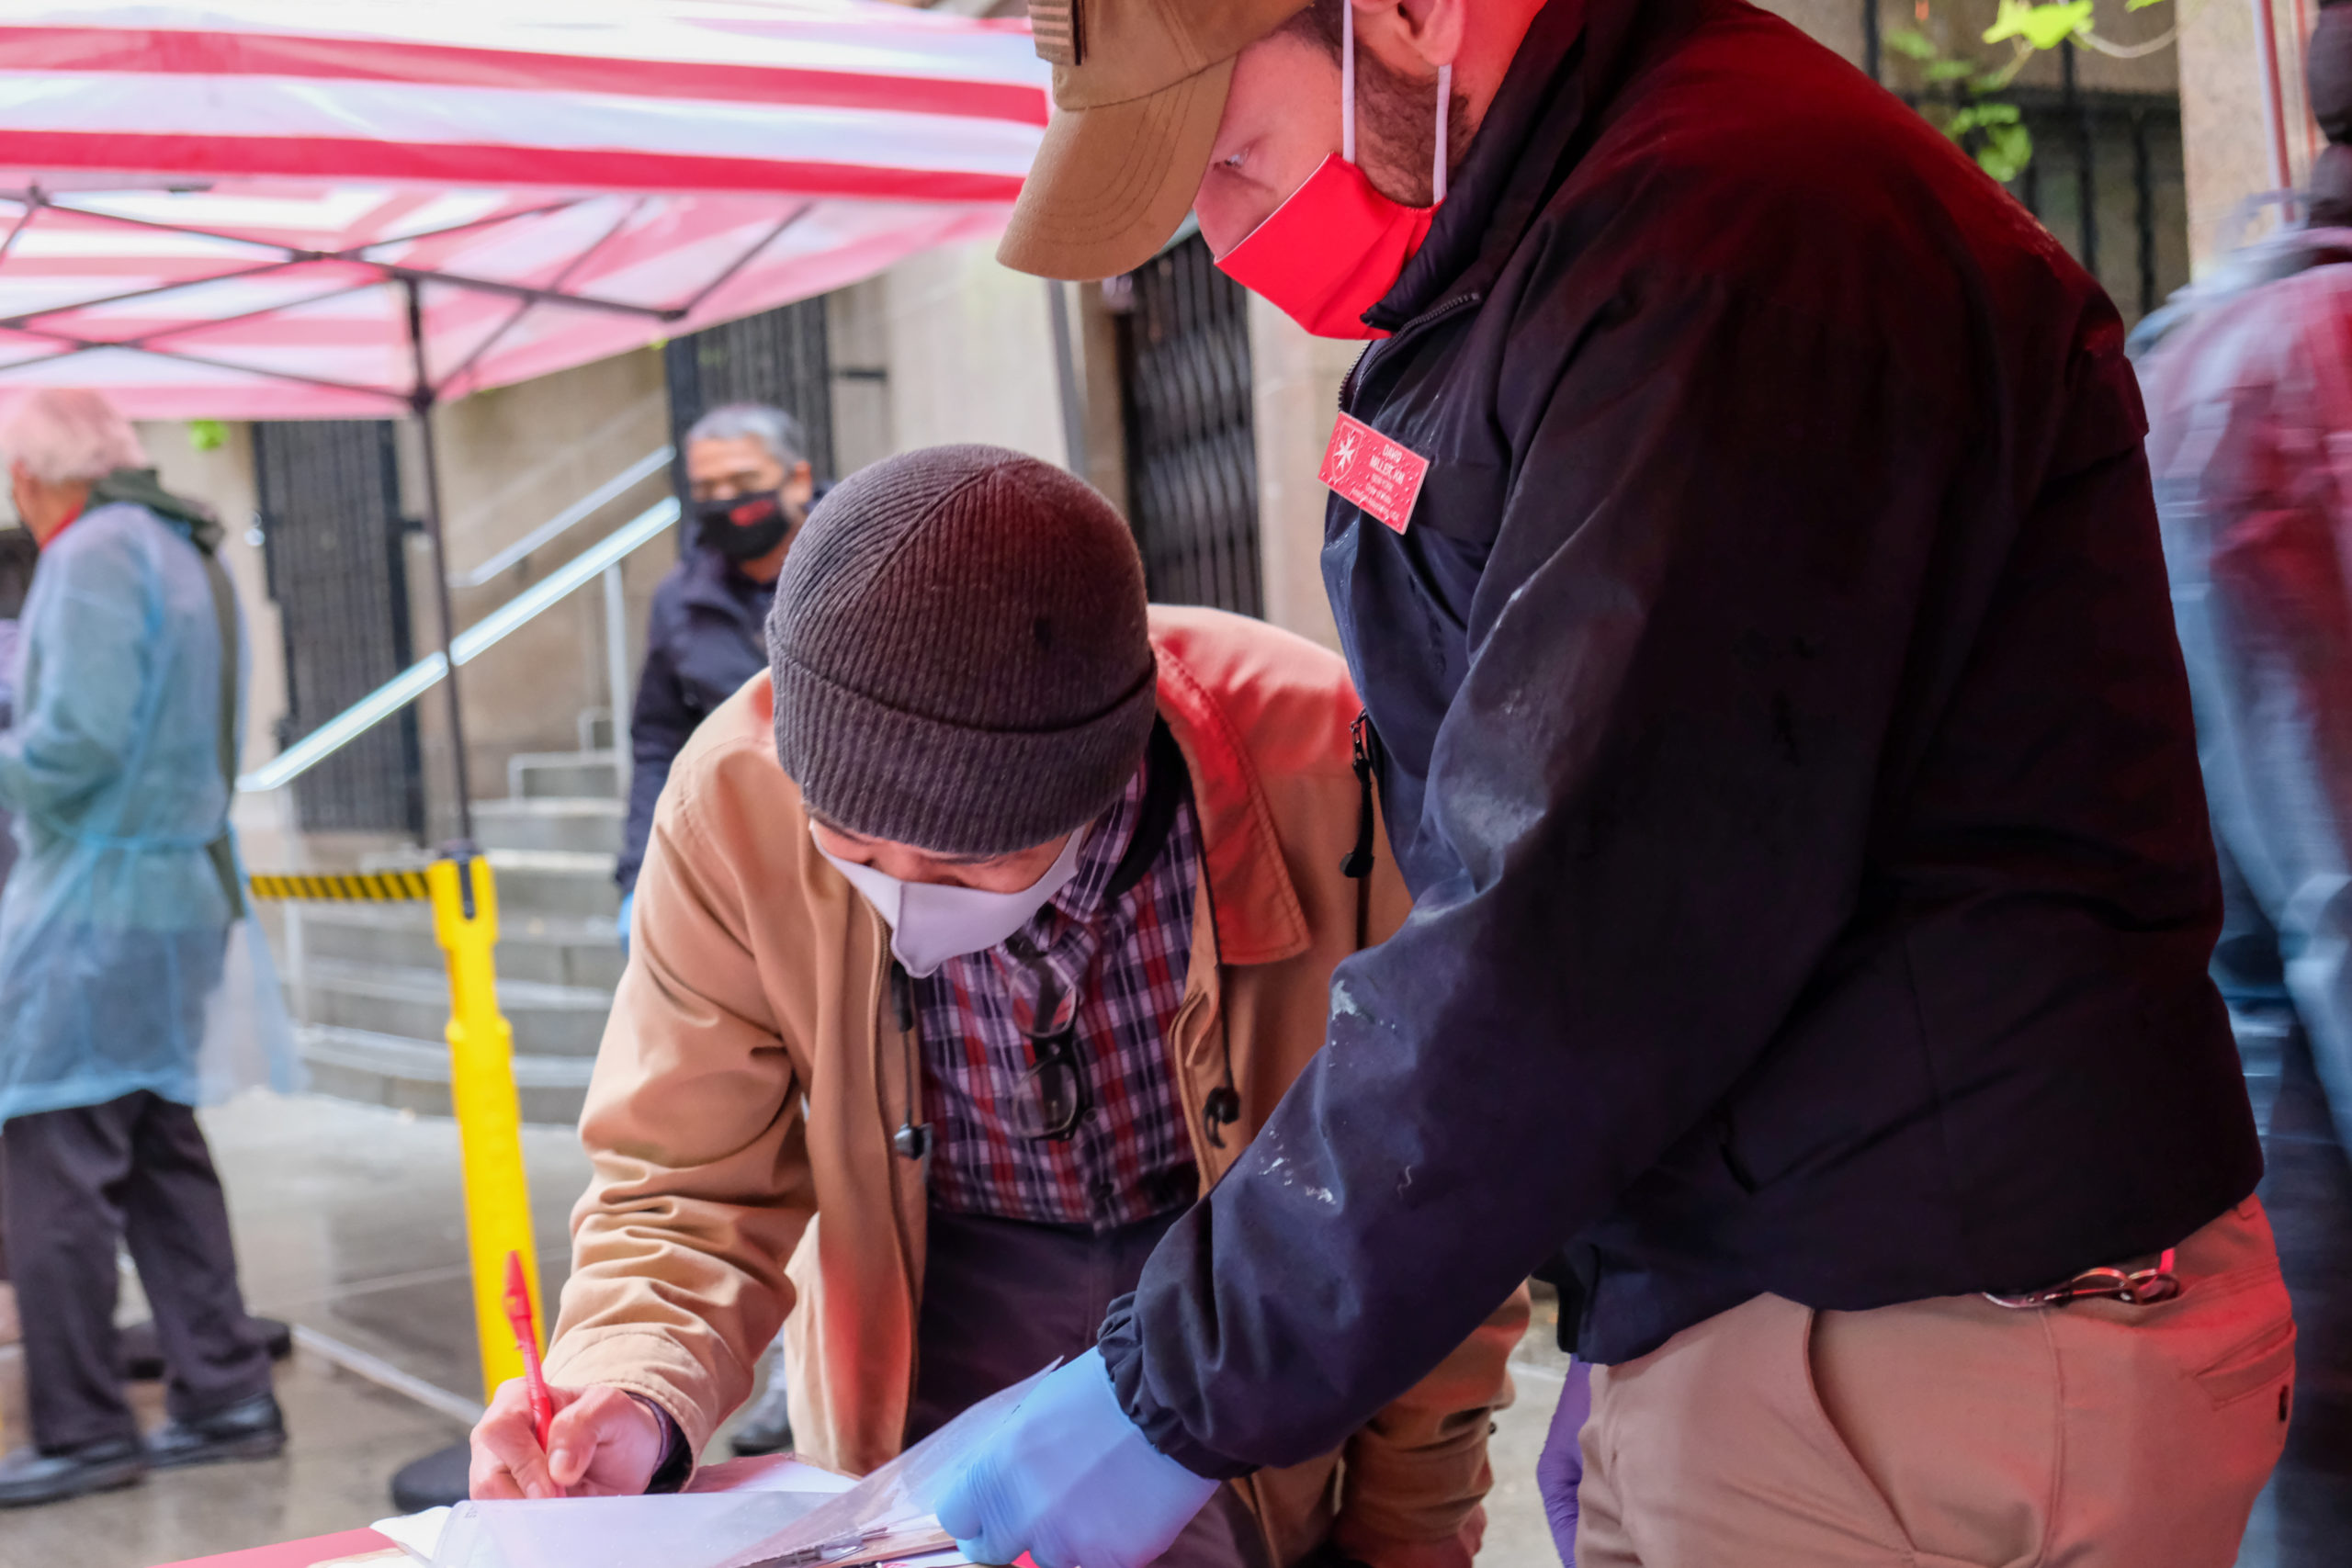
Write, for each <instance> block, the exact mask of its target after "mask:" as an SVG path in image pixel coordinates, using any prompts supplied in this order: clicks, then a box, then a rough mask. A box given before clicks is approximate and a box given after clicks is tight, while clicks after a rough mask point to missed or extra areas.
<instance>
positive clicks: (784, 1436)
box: [728, 1367, 792, 1459]
mask: <svg viewBox="0 0 2352 1568" xmlns="http://www.w3.org/2000/svg"><path fill="white" fill-rule="evenodd" d="M768 1375H769V1377H770V1378H772V1379H773V1380H774V1382H773V1384H772V1385H771V1386H770V1387H769V1389H768V1391H767V1393H763V1394H762V1395H761V1396H760V1402H759V1403H758V1404H754V1405H752V1408H751V1409H750V1410H749V1411H748V1412H746V1413H745V1414H744V1416H743V1424H742V1425H741V1427H736V1428H735V1435H734V1437H732V1438H729V1439H728V1441H729V1443H731V1444H732V1445H733V1447H734V1450H735V1457H736V1458H738V1459H748V1458H750V1457H751V1456H752V1455H753V1454H780V1453H788V1452H790V1451H791V1450H792V1413H791V1412H790V1411H789V1410H787V1409H786V1407H785V1403H784V1370H783V1369H782V1368H781V1367H777V1368H775V1369H773V1370H772V1371H770V1372H769V1373H768Z"/></svg>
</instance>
